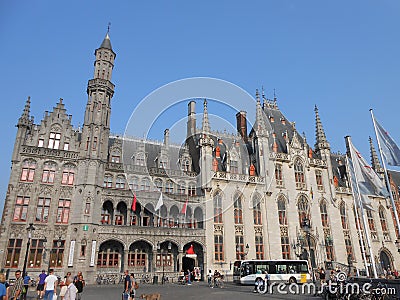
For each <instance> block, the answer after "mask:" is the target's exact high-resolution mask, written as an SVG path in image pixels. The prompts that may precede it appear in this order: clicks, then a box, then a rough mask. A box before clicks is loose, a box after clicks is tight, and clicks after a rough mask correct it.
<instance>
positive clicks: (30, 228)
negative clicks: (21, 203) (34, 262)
mask: <svg viewBox="0 0 400 300" xmlns="http://www.w3.org/2000/svg"><path fill="white" fill-rule="evenodd" d="M34 230H35V227H33V223H29V227H28V228H27V229H26V231H27V232H28V241H27V243H26V252H25V260H24V268H23V269H22V277H25V275H26V264H27V263H28V252H29V247H30V246H31V238H32V231H34Z"/></svg>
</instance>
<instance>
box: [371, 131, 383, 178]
mask: <svg viewBox="0 0 400 300" xmlns="http://www.w3.org/2000/svg"><path fill="white" fill-rule="evenodd" d="M369 147H370V151H371V164H372V168H373V169H374V170H375V171H376V172H377V173H381V172H383V168H382V166H381V163H380V162H379V159H378V155H377V154H376V151H375V147H374V144H373V143H372V138H371V137H369Z"/></svg>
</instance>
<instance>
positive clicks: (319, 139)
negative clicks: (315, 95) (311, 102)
mask: <svg viewBox="0 0 400 300" xmlns="http://www.w3.org/2000/svg"><path fill="white" fill-rule="evenodd" d="M314 111H315V151H316V152H318V150H321V149H330V145H329V143H328V141H327V139H326V136H325V131H324V128H323V127H322V123H321V119H320V117H319V113H318V108H317V105H315V108H314Z"/></svg>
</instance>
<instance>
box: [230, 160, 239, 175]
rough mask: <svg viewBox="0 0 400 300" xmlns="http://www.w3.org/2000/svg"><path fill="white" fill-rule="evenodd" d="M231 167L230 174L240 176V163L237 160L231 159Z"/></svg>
mask: <svg viewBox="0 0 400 300" xmlns="http://www.w3.org/2000/svg"><path fill="white" fill-rule="evenodd" d="M229 167H230V172H231V173H232V174H238V173H239V166H238V162H237V160H236V159H235V158H233V159H231V160H230V161H229Z"/></svg>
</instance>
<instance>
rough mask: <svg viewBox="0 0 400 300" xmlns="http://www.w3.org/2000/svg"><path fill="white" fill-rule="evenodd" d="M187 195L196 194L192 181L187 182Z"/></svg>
mask: <svg viewBox="0 0 400 300" xmlns="http://www.w3.org/2000/svg"><path fill="white" fill-rule="evenodd" d="M188 195H189V196H196V184H195V183H193V182H189V186H188Z"/></svg>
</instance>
